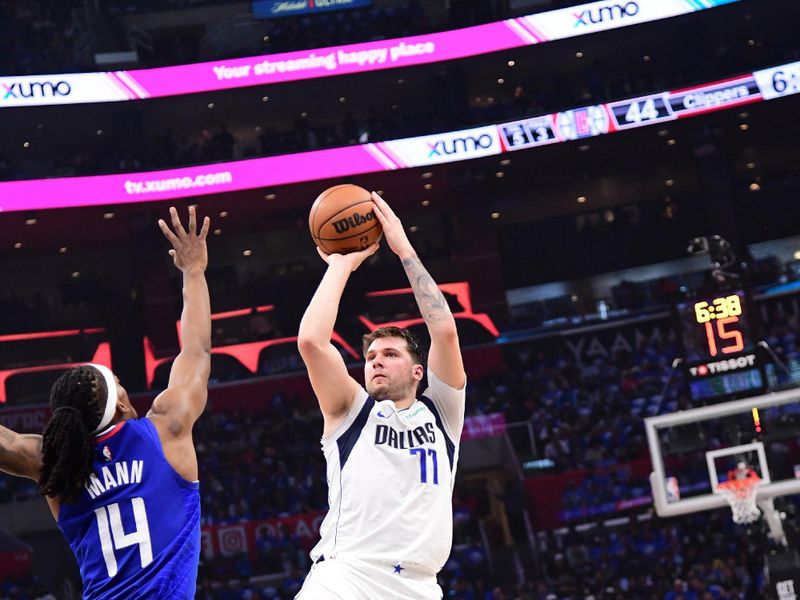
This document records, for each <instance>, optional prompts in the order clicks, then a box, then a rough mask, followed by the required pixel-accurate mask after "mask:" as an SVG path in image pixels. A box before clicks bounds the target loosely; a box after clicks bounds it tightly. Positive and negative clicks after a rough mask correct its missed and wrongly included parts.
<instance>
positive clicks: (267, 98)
mask: <svg viewBox="0 0 800 600" xmlns="http://www.w3.org/2000/svg"><path fill="white" fill-rule="evenodd" d="M261 101H262V102H269V96H261Z"/></svg>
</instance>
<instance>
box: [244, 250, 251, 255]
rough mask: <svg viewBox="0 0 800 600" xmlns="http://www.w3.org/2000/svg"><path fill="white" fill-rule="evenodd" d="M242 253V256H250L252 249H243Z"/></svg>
mask: <svg viewBox="0 0 800 600" xmlns="http://www.w3.org/2000/svg"><path fill="white" fill-rule="evenodd" d="M242 255H243V256H252V255H253V251H252V250H245V251H243V252H242Z"/></svg>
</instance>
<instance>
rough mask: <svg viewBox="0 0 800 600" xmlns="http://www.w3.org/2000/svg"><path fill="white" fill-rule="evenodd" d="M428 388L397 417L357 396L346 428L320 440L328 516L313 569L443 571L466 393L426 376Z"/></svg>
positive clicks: (388, 407)
mask: <svg viewBox="0 0 800 600" xmlns="http://www.w3.org/2000/svg"><path fill="white" fill-rule="evenodd" d="M428 383H429V387H428V388H427V389H426V390H425V392H424V393H423V394H422V396H421V397H420V398H419V399H418V400H416V401H415V402H414V404H412V405H411V406H410V407H408V408H406V409H402V410H397V409H396V408H395V405H394V402H392V401H391V400H383V401H381V402H376V401H375V400H373V399H372V398H370V397H369V395H368V394H367V392H366V391H365V390H364V389H363V388H362V389H361V390H360V391H359V392H358V393H357V395H356V398H355V400H354V401H353V406H352V407H351V409H350V412H349V413H348V415H347V417H346V419H345V421H344V422H343V423H342V424H341V425H340V426H339V427H338V428H337V430H336V431H334V432H333V433H332V434H331V435H329V436H327V437H325V438H323V439H322V451H323V453H324V454H325V460H326V462H327V465H328V503H329V506H330V508H329V510H328V514H327V515H326V516H325V520H324V521H323V522H322V525H321V527H320V533H321V535H322V539H321V540H320V541H319V543H318V544H317V545H316V547H315V548H314V549H313V550H312V551H311V558H312V560H314V561H315V562H316V561H318V560H328V559H335V558H341V559H347V558H353V559H358V560H363V561H371V562H382V563H390V564H395V563H397V564H398V565H404V564H407V565H409V566H410V567H411V566H413V565H416V566H417V567H421V568H422V569H423V570H425V571H427V572H430V573H431V574H435V573H437V572H438V571H439V570H440V569H441V568H442V566H444V563H445V561H446V560H447V558H448V556H449V554H450V547H451V545H452V541H453V504H452V497H453V485H454V483H455V473H456V464H457V462H458V445H459V439H460V438H461V430H462V428H463V426H464V404H465V389H466V386H465V388H464V389H461V390H456V389H453V388H451V387H450V386H448V385H447V384H446V383H443V382H442V381H440V380H439V379H438V378H437V377H436V375H434V374H433V373H432V372H431V371H430V370H429V371H428Z"/></svg>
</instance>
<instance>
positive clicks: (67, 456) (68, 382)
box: [39, 366, 108, 502]
mask: <svg viewBox="0 0 800 600" xmlns="http://www.w3.org/2000/svg"><path fill="white" fill-rule="evenodd" d="M107 394H108V391H107V388H106V382H105V380H104V379H103V376H102V374H101V373H100V372H99V371H98V370H97V369H95V368H94V367H88V366H82V367H75V368H73V369H70V370H69V371H67V372H66V373H64V374H63V375H62V376H61V377H59V378H58V380H57V381H56V382H55V383H54V384H53V387H52V388H51V390H50V409H51V410H52V412H53V415H52V416H51V417H50V420H49V421H48V422H47V425H46V426H45V429H44V433H43V434H42V469H41V471H40V474H39V489H40V490H41V492H42V494H44V495H45V496H49V497H51V498H57V499H58V500H59V501H60V502H69V501H71V500H73V499H74V498H75V497H76V496H77V494H78V493H79V492H80V490H81V488H82V487H83V484H84V483H85V482H86V480H87V479H88V478H89V475H90V474H91V472H92V456H93V453H94V444H93V441H92V433H91V432H92V431H93V430H94V429H95V427H97V426H98V425H99V424H100V419H101V418H102V414H103V410H104V408H105V407H104V406H101V404H102V402H101V399H105V397H106V395H107ZM59 408H68V409H69V410H58V409H59Z"/></svg>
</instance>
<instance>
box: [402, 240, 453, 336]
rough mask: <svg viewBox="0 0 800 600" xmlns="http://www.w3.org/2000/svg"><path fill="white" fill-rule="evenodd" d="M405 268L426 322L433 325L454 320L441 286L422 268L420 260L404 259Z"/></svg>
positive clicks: (414, 258)
mask: <svg viewBox="0 0 800 600" xmlns="http://www.w3.org/2000/svg"><path fill="white" fill-rule="evenodd" d="M403 268H404V269H405V271H406V275H408V280H409V282H411V289H412V290H413V291H414V297H415V298H416V300H417V305H418V306H419V311H420V313H422V318H423V319H425V322H426V323H428V324H432V323H437V322H440V321H444V320H447V319H452V318H453V315H452V313H451V312H450V307H449V306H447V300H445V297H444V294H442V291H441V290H440V289H439V286H437V285H436V282H435V281H434V280H433V277H431V276H430V274H429V273H428V271H427V270H426V269H425V267H424V266H422V263H421V262H420V260H419V258H417V257H416V256H412V257H409V258H404V259H403Z"/></svg>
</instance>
